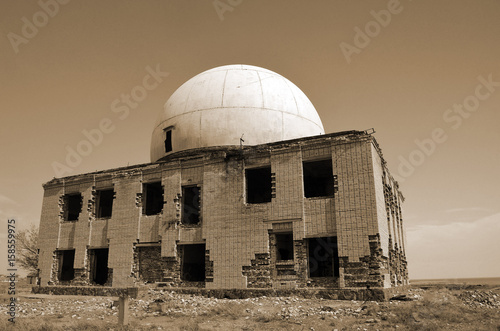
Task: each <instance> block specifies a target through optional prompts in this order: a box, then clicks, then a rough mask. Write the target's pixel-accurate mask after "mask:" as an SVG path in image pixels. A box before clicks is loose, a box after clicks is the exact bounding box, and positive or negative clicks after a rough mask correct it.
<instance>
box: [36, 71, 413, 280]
mask: <svg viewBox="0 0 500 331" xmlns="http://www.w3.org/2000/svg"><path fill="white" fill-rule="evenodd" d="M371 133H372V132H367V131H345V132H337V133H329V134H325V132H324V130H323V125H322V123H321V120H320V118H319V116H318V113H317V112H316V110H315V108H314V106H313V105H312V103H311V102H310V101H309V99H308V98H307V97H306V96H305V94H304V93H303V92H302V91H301V90H300V89H299V88H298V87H296V86H295V85H294V84H293V83H292V82H290V81H289V80H287V79H286V78H284V77H282V76H280V75H278V74H276V73H274V72H272V71H269V70H266V69H262V68H258V67H254V66H247V65H230V66H223V67H218V68H214V69H211V70H208V71H205V72H202V73H200V74H198V75H197V76H195V77H193V78H191V79H190V80H188V81H187V82H186V83H184V84H183V85H182V86H181V87H180V88H179V89H178V90H177V91H175V93H174V94H173V95H172V96H171V97H170V98H169V99H168V101H167V102H166V104H165V107H164V110H163V111H162V112H161V114H160V116H159V119H158V121H157V123H156V125H155V127H154V130H153V134H152V141H151V163H147V164H140V165H134V166H127V167H122V168H117V169H110V170H105V171H98V172H93V173H87V174H81V175H75V176H68V177H65V178H55V179H53V180H51V181H49V182H48V183H46V184H44V185H43V187H44V197H43V206H42V213H41V222H40V236H39V247H40V256H39V276H40V281H41V285H106V286H112V287H128V286H137V285H139V284H145V283H159V284H161V286H166V287H171V288H179V287H198V288H206V289H249V288H253V289H266V288H270V289H279V288H286V289H308V288H326V289H343V288H345V289H361V288H363V289H366V288H391V287H396V286H399V285H404V284H406V283H407V282H408V273H407V265H406V257H405V231H404V226H403V217H402V213H401V205H402V202H403V201H404V197H403V195H402V194H401V192H400V191H399V187H398V183H397V182H396V181H395V180H394V179H393V177H391V175H390V173H389V170H388V169H387V165H386V163H385V161H384V159H383V157H382V152H381V149H380V147H379V145H378V144H377V142H376V140H375V138H374V137H373V135H372V134H371Z"/></svg>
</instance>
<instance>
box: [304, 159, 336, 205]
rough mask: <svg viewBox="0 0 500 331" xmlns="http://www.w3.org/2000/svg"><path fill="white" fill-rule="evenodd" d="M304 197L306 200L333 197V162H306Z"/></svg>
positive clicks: (329, 160)
mask: <svg viewBox="0 0 500 331" xmlns="http://www.w3.org/2000/svg"><path fill="white" fill-rule="evenodd" d="M302 166H303V176H304V196H305V197H306V198H315V197H331V196H333V195H334V192H335V187H334V186H335V182H334V178H333V170H332V160H331V159H328V160H321V161H304V162H303V164H302Z"/></svg>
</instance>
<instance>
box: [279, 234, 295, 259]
mask: <svg viewBox="0 0 500 331" xmlns="http://www.w3.org/2000/svg"><path fill="white" fill-rule="evenodd" d="M275 237H276V260H278V261H281V260H293V234H292V233H277V234H275Z"/></svg>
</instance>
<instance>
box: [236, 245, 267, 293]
mask: <svg viewBox="0 0 500 331" xmlns="http://www.w3.org/2000/svg"><path fill="white" fill-rule="evenodd" d="M269 260H270V256H269V253H260V254H255V258H254V259H252V260H251V261H250V265H249V266H243V267H242V274H243V276H246V277H247V287H248V288H270V287H272V283H271V265H270V262H269Z"/></svg>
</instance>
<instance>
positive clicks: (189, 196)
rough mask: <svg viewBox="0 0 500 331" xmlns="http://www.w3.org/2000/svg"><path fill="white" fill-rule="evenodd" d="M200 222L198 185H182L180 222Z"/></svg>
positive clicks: (191, 223)
mask: <svg viewBox="0 0 500 331" xmlns="http://www.w3.org/2000/svg"><path fill="white" fill-rule="evenodd" d="M198 223H200V188H199V187H198V186H183V187H182V224H187V225H193V224H198Z"/></svg>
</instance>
